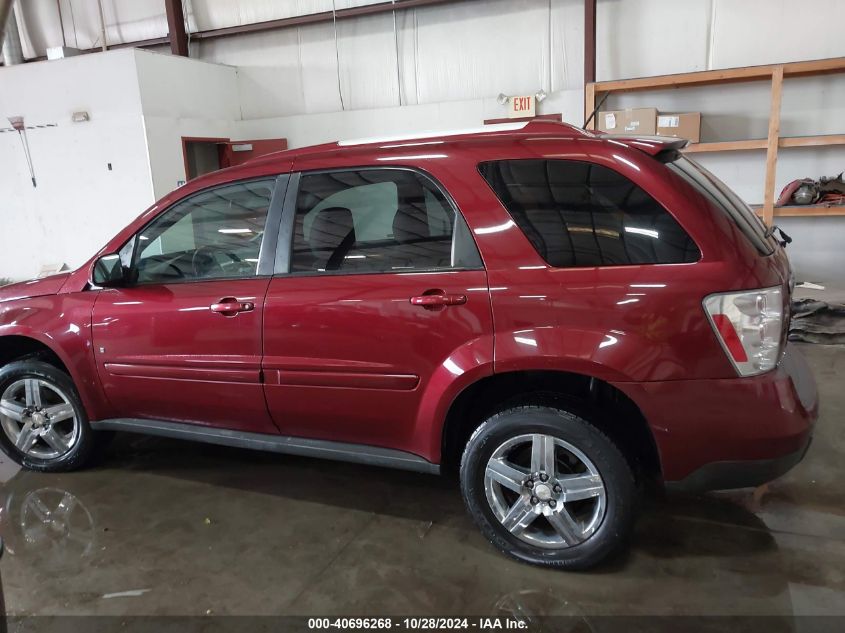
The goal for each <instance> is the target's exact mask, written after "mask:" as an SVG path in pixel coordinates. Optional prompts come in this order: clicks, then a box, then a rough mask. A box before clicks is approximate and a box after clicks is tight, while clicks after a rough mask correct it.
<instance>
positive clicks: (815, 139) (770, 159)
mask: <svg viewBox="0 0 845 633" xmlns="http://www.w3.org/2000/svg"><path fill="white" fill-rule="evenodd" d="M843 72H845V57H836V58H832V59H816V60H812V61H804V62H792V63H789V64H770V65H766V66H747V67H744V68H727V69H724V70H705V71H701V72H693V73H680V74H677V75H657V76H655V77H640V78H637V79H620V80H616V81H600V82H595V83H588V84H587V85H586V88H585V90H584V96H585V103H584V110H585V113H586V116H589V115H590V113H592V111H593V110H594V109H595V107H596V103H598V102H599V101H600V100H601V98H602V96H603V95H604V94H606V93H611V92H614V93H619V92H641V91H646V90H662V89H666V88H683V87H691V86H709V85H719V84H725V83H737V82H747V81H768V82H770V83H771V100H770V106H769V130H768V135H767V137H766V138H759V139H743V140H737V141H720V142H718V143H696V144H694V145H690V146H689V147H687V148H686V150H684V151H686V152H689V153H700V152H738V151H739V152H744V151H756V150H766V182H765V186H764V190H763V191H764V196H763V200H764V201H763V204H762V205H761V206H760V207H759V210H758V213H760V215H761V216H762V217H763V220H764V221H765V222H766V224H769V225H771V224H772V221H773V219H774V217H775V216H833V215H845V206H836V205H834V206H825V205H808V206H788V207H777V208H776V207H775V176H776V173H777V159H778V150H779V149H781V148H784V149H786V148H795V147H824V146H830V145H845V134H820V135H817V136H784V137H782V136H780V105H781V96H782V93H783V81H784V79H786V78H789V77H811V76H814V75H825V74H832V73H843ZM588 127H589V128H590V129H594V124H593V123H590V125H589V126H588Z"/></svg>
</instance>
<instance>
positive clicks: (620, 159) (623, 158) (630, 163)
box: [613, 154, 640, 171]
mask: <svg viewBox="0 0 845 633" xmlns="http://www.w3.org/2000/svg"><path fill="white" fill-rule="evenodd" d="M613 158H615V159H616V160H618V161H619V162H620V163H625V164H626V165H628V167H631V168H632V169H636V170H637V171H640V168H639V167H637V166H636V165H635V164H634V163H632V162H631V161H629V160H628V159H627V158H625V157H624V156H620V155H619V154H614V155H613Z"/></svg>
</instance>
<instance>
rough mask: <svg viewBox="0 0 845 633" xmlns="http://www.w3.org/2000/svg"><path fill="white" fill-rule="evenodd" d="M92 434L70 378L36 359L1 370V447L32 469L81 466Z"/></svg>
mask: <svg viewBox="0 0 845 633" xmlns="http://www.w3.org/2000/svg"><path fill="white" fill-rule="evenodd" d="M94 444H95V438H94V431H92V429H91V427H90V425H89V424H88V418H87V416H86V415H85V409H84V408H83V406H82V401H81V400H80V398H79V395H78V394H77V392H76V388H75V387H74V385H73V381H72V380H71V379H70V376H68V375H67V374H66V373H65V372H63V371H61V370H60V369H58V368H56V367H54V366H53V365H50V364H48V363H44V362H41V361H38V360H21V361H16V362H13V363H10V364H8V365H6V366H5V367H3V368H2V369H0V448H2V449H3V452H4V453H6V454H7V455H8V456H9V457H11V458H12V459H14V460H15V461H16V462H18V463H19V464H21V465H22V466H24V467H26V468H29V469H31V470H40V471H45V472H58V471H66V470H73V469H75V468H79V467H80V466H82V465H83V464H84V463H85V462H86V461H87V460H88V458H89V457H90V456H91V454H92V452H93V450H94Z"/></svg>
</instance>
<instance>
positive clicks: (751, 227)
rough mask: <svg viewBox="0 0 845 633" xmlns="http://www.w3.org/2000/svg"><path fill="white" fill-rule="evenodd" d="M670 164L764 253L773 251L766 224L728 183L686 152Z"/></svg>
mask: <svg viewBox="0 0 845 633" xmlns="http://www.w3.org/2000/svg"><path fill="white" fill-rule="evenodd" d="M667 166H668V167H669V169H671V170H672V171H674V172H675V173H676V174H678V175H679V176H680V177H681V178H683V179H684V180H686V181H687V182H688V183H689V184H691V185H692V186H693V187H695V189H697V190H698V192H699V193H701V194H703V195H704V196H705V197H706V198H708V199H709V200H710V201H711V202H712V203H713V204H715V205H716V207H717V208H719V209H720V210H721V211H722V212H723V213H725V214H726V215H727V216H728V217H729V218H730V219H731V220H732V221H733V222H734V223H735V224H736V225H737V227H739V229H740V230H741V231H742V232H743V234H744V235H745V236H746V237H747V238H748V240H749V241H750V242H751V243H752V244H753V245H754V247H755V248H756V249H757V250H758V251H759V252H760V253H761V254H763V255H769V254H770V253H772V251H773V250H774V249H773V248H772V243H771V240H770V239H769V238H768V237H767V236H766V225H765V224H763V221H762V220H761V219H760V218H759V217H757V214H756V213H754V211H753V210H752V209H751V207H749V206H748V205H747V204H746V203H745V202H743V201H742V199H741V198H740V197H739V196H738V195H736V194H735V193H734V192H733V191H732V190H731V189H730V188H729V187H728V186H727V185H726V184H725V183H723V182H722V181H721V180H719V179H718V178H716V176H714V175H713V174H711V173H710V172H709V171H707V170H706V169H704V167H702V166H701V165H699V164H698V163H696V162H695V161H693V160H691V159H689V158H687V157H686V156H681V155H678V158H677V159H675V160H674V161H672V162H671V163H668V164H667Z"/></svg>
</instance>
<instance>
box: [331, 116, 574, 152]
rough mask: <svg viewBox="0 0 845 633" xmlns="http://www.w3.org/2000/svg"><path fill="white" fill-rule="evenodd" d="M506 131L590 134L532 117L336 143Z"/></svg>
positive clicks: (358, 142)
mask: <svg viewBox="0 0 845 633" xmlns="http://www.w3.org/2000/svg"><path fill="white" fill-rule="evenodd" d="M507 132H526V133H531V132H534V133H548V134H551V133H558V134H560V133H562V132H566V133H568V134H567V135H572V136H575V135H577V136H582V135H590V133H588V132H584V131H583V130H581V129H580V128H576V127H574V126H572V125H569V124H568V123H561V122H559V121H548V120H543V119H534V120H532V121H514V122H513V123H491V124H489V125H485V126H482V127H474V128H464V129H458V130H428V131H426V132H412V133H409V134H397V135H395V136H379V137H372V138H360V139H350V140H344V141H338V142H337V144H338V145H339V146H341V147H348V146H354V145H372V144H383V143H397V142H403V141H418V140H422V139H439V138H442V137H450V136H471V135H474V134H496V133H507Z"/></svg>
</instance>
